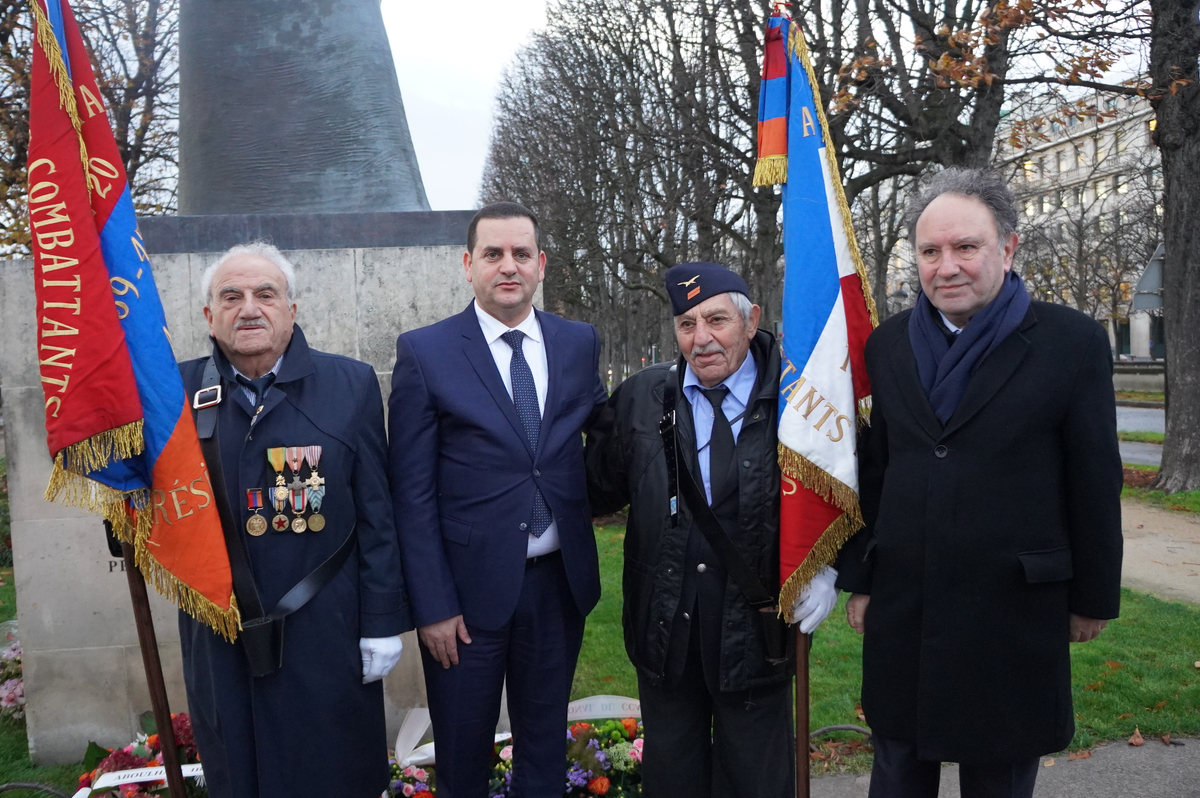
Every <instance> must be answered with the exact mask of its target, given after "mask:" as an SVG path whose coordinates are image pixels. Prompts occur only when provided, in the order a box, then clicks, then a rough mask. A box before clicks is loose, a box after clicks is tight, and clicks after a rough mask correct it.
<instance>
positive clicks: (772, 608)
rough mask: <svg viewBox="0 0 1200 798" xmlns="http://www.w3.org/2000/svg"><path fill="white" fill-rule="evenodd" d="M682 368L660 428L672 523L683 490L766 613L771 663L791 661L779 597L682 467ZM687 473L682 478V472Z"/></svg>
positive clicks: (732, 572)
mask: <svg viewBox="0 0 1200 798" xmlns="http://www.w3.org/2000/svg"><path fill="white" fill-rule="evenodd" d="M678 380H679V367H678V366H677V365H675V366H671V369H670V372H669V373H668V376H667V381H666V383H665V384H664V386H663V415H662V421H661V422H660V423H659V426H658V431H659V434H660V435H661V436H662V442H663V454H664V455H665V456H666V459H667V496H668V497H669V501H670V503H671V507H670V509H671V524H672V526H674V525H675V524H676V523H678V518H679V512H678V509H679V502H678V498H679V495H680V494H679V491H680V489H682V493H683V500H684V502H685V503H686V504H687V506H688V508H689V509H690V510H691V512H692V520H693V521H695V522H696V527H697V528H698V529H699V530H700V532H701V534H703V535H704V538H705V540H707V541H708V545H710V546H712V548H713V551H714V552H716V554H717V559H719V560H720V561H721V565H722V566H723V567H724V568H725V573H727V574H729V578H730V579H732V580H733V583H734V584H735V585H737V586H738V589H739V590H740V591H741V592H742V595H743V596H744V597H745V599H746V601H747V602H749V604H750V606H751V607H753V608H754V609H756V610H758V611H759V612H761V613H763V615H764V616H768V617H764V618H763V619H762V621H763V639H764V643H765V644H766V649H767V652H766V654H767V657H766V658H767V662H769V663H770V664H772V665H776V666H778V665H783V664H784V663H786V662H787V644H786V642H785V640H786V632H787V629H786V624H784V623H783V621H782V620H781V619H780V618H779V617H778V616H779V597H778V596H777V595H773V594H772V593H771V591H769V590H767V588H766V586H765V585H764V584H763V583H762V580H761V579H759V578H758V574H756V573H755V572H754V569H753V568H751V567H750V566H749V565H748V564H747V563H746V560H745V558H744V557H742V554H741V552H739V551H738V549H737V544H735V543H734V542H733V539H732V538H731V537H730V536H729V533H728V532H727V531H726V530H725V527H724V525H723V524H722V523H721V520H720V519H719V518H717V516H716V514H714V513H713V511H712V508H711V507H709V505H708V500H707V499H705V497H704V493H703V491H701V490H700V486H699V485H698V484H696V478H695V477H694V476H693V475H692V472H691V470H690V469H689V468H687V466H684V467H683V468H680V467H679V444H678V438H677V437H676V428H675V407H676V404H677V401H678V399H677V397H678V390H677V385H676V383H677V382H678ZM681 473H682V474H683V476H682V478H681V477H680V474H681Z"/></svg>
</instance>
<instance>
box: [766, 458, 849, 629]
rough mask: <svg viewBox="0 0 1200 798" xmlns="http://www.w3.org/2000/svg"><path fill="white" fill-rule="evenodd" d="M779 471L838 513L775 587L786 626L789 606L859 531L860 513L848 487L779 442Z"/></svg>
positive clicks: (790, 610)
mask: <svg viewBox="0 0 1200 798" xmlns="http://www.w3.org/2000/svg"><path fill="white" fill-rule="evenodd" d="M777 451H778V456H779V469H780V470H781V471H782V472H783V473H784V474H787V475H788V476H789V477H791V478H792V479H794V480H796V481H797V482H799V483H800V484H801V485H803V486H804V487H806V488H808V489H809V490H811V491H812V492H813V493H815V494H817V495H818V496H820V497H821V498H822V499H824V500H825V501H827V502H831V503H832V504H833V505H834V506H836V507H837V508H838V509H839V510H841V511H842V514H841V515H840V516H838V518H837V520H835V521H834V522H833V523H832V524H830V525H829V528H828V529H826V530H825V531H824V532H822V533H821V536H820V537H818V538H817V541H816V543H814V544H813V547H812V549H811V550H810V551H809V552H808V555H807V556H805V558H804V561H803V562H802V563H800V565H799V567H798V568H796V570H795V571H792V573H791V575H790V576H789V577H788V578H787V579H786V580H784V583H783V586H782V587H780V588H779V612H780V614H781V615H782V616H783V617H784V620H786V621H787V622H788V623H791V622H792V617H791V616H792V605H794V604H795V603H796V597H797V596H799V595H800V591H801V590H803V589H804V588H805V586H806V585H808V583H809V582H811V581H812V578H813V577H814V576H816V575H817V572H818V571H820V570H821V569H822V568H824V567H825V566H826V565H833V563H834V561H835V560H836V559H837V554H838V550H839V549H841V548H842V544H844V543H845V542H846V541H847V540H849V539H850V536H851V535H853V534H854V533H855V532H857V531H858V530H859V529H861V528H862V525H863V519H862V510H861V509H860V508H859V506H858V494H857V493H855V492H854V490H852V489H851V488H850V487H849V486H848V485H846V484H845V483H843V482H841V481H840V480H838V479H835V478H834V477H832V476H830V474H829V472H828V471H825V470H824V469H823V468H820V467H818V466H816V465H814V464H813V463H812V462H811V461H810V460H809V459H808V458H806V457H804V456H803V455H800V454H797V453H796V452H794V451H792V450H791V449H789V448H788V447H786V446H784V445H783V444H782V443H781V444H779V445H778V449H777Z"/></svg>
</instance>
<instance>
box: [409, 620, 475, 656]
mask: <svg viewBox="0 0 1200 798" xmlns="http://www.w3.org/2000/svg"><path fill="white" fill-rule="evenodd" d="M417 636H418V637H420V638H421V642H422V643H424V644H425V648H427V649H429V653H430V654H432V655H433V658H434V659H436V660H437V661H438V662H440V663H442V667H443V668H449V667H450V666H451V665H457V664H458V641H459V640H461V641H463V643H465V644H467V645H470V644H471V636H470V635H469V634H467V625H466V624H465V623H463V617H462V616H461V615H455V616H454V617H453V618H447V619H446V620H444V621H438V622H437V623H431V624H429V625H428V626H422V627H421V628H420V629H418V630H417Z"/></svg>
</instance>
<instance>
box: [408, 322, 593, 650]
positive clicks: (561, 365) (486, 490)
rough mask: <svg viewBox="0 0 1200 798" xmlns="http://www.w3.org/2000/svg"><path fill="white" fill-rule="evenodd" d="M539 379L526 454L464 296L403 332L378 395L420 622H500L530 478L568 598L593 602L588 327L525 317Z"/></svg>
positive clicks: (516, 560)
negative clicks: (433, 319)
mask: <svg viewBox="0 0 1200 798" xmlns="http://www.w3.org/2000/svg"><path fill="white" fill-rule="evenodd" d="M535 312H536V313H537V318H538V321H539V323H540V324H541V328H542V335H543V339H544V342H545V347H546V363H547V371H548V372H549V374H548V376H549V380H548V386H547V392H546V402H545V408H544V411H543V414H542V426H541V434H540V442H539V445H538V450H537V451H536V452H535V451H532V450H531V449H530V447H529V441H528V439H527V438H526V436H525V428H524V427H523V426H522V425H521V420H520V418H519V417H518V416H517V410H516V407H515V406H514V405H513V400H512V398H511V397H510V396H509V395H508V392H507V391H506V390H505V388H504V382H503V380H502V379H501V377H500V372H499V370H497V368H496V362H495V360H493V358H492V353H491V350H490V349H489V348H488V345H487V342H486V341H485V340H484V337H483V331H482V330H481V329H480V327H479V320H478V319H477V318H476V316H475V307H474V303H472V304H471V305H468V306H467V308H466V310H464V311H463V312H462V313H459V314H458V315H455V316H451V317H450V318H448V319H444V320H442V321H440V322H438V323H437V324H432V325H430V326H428V327H423V328H421V329H418V330H412V331H409V332H406V333H404V334H402V335H401V336H400V337H399V339H398V340H397V341H396V367H395V370H394V371H393V373H392V394H391V397H390V398H389V400H388V408H389V420H388V427H389V433H390V434H389V438H390V447H391V473H392V480H391V481H392V497H393V504H394V506H395V511H396V526H397V531H398V534H399V536H400V552H401V561H402V563H403V567H404V574H405V578H406V579H407V580H408V586H409V600H410V602H411V607H412V612H413V620H414V622H415V624H416V625H417V626H418V627H421V626H426V625H428V624H431V623H436V622H438V621H442V620H445V619H447V618H452V617H454V616H455V615H460V614H461V615H462V616H463V619H464V620H465V621H466V622H467V623H468V624H471V625H473V626H477V627H479V628H481V629H492V630H494V629H499V628H500V627H501V626H503V625H504V624H505V623H506V622H507V621H508V619H509V617H510V616H511V615H512V612H513V610H514V608H515V607H516V604H517V598H518V596H519V595H520V592H521V583H522V581H523V579H524V575H525V553H526V548H527V545H528V538H529V535H528V532H527V531H526V530H524V529H522V528H521V525H522V524H524V523H527V522H528V521H529V517H530V511H531V509H532V507H533V497H534V488H535V485H536V487H537V488H539V489H540V490H541V491H542V496H543V497H544V498H545V500H546V503H547V504H548V505H549V507H550V510H551V512H552V513H553V515H554V519H555V521H556V522H557V524H558V536H559V541H560V543H561V546H562V557H563V563H564V565H565V566H566V571H567V578H568V580H569V582H570V585H571V593H572V595H573V596H574V598H575V602H576V604H577V606H578V607H579V611H580V613H582V614H584V615H586V614H587V613H588V612H590V611H591V609H592V608H593V607H594V606H596V602H597V601H598V600H599V598H600V571H599V564H598V560H597V557H596V539H595V534H594V532H593V530H592V516H591V509H590V508H589V506H588V498H587V480H586V476H585V473H584V464H583V435H582V432H583V430H584V428H585V427H586V425H587V424H588V423H589V421H590V420H591V419H592V418H594V417H595V415H596V414H597V413H598V412H599V409H600V408H601V407H602V406H603V404H604V402H605V400H606V399H607V392H606V391H605V389H604V386H603V384H602V383H601V382H600V375H599V359H600V337H599V335H598V334H597V333H596V330H595V328H594V327H592V326H591V325H590V324H583V323H581V322H575V321H567V320H566V319H563V318H560V317H558V316H555V315H553V314H551V313H543V312H541V311H535Z"/></svg>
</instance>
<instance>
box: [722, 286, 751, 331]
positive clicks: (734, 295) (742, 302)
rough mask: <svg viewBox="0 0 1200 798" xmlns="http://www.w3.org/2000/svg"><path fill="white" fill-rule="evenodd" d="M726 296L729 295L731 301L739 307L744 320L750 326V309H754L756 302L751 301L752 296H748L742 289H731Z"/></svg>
mask: <svg viewBox="0 0 1200 798" xmlns="http://www.w3.org/2000/svg"><path fill="white" fill-rule="evenodd" d="M725 296H727V297H729V301H730V302H732V303H733V306H734V307H735V308H737V311H738V313H739V314H741V317H742V322H743V323H744V324H745V325H746V326H747V327H749V326H750V311H751V310H753V309H754V303H753V302H751V301H750V297H748V296H746V295H745V294H743V293H742V292H741V291H729V292H728V293H726V294H725Z"/></svg>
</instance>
